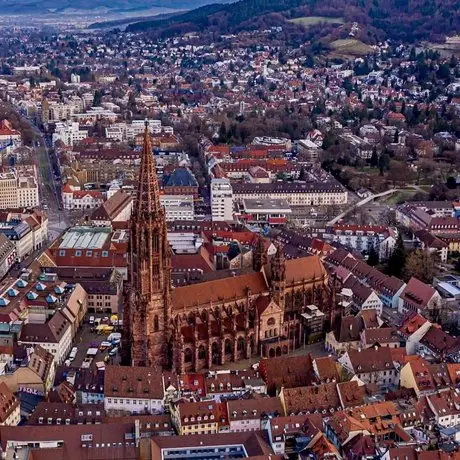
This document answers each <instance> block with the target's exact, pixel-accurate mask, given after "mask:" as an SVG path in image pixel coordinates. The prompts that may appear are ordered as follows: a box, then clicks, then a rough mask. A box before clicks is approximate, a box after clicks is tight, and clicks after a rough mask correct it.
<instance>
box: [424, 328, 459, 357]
mask: <svg viewBox="0 0 460 460" xmlns="http://www.w3.org/2000/svg"><path fill="white" fill-rule="evenodd" d="M459 348H460V340H459V339H458V338H454V337H452V336H451V335H449V334H448V333H447V332H444V331H443V330H442V329H441V328H440V327H437V326H435V325H433V326H431V327H430V328H429V329H428V331H427V332H426V334H425V335H424V336H423V337H422V338H421V339H420V342H419V343H418V346H417V353H418V354H420V355H421V356H426V357H427V359H430V358H431V359H436V360H438V359H441V360H444V359H446V358H448V357H449V356H451V358H453V359H452V361H455V362H458V352H459Z"/></svg>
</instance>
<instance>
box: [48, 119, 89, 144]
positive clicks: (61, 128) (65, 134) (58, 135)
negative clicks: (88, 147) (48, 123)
mask: <svg viewBox="0 0 460 460" xmlns="http://www.w3.org/2000/svg"><path fill="white" fill-rule="evenodd" d="M87 137H88V130H86V129H80V125H79V124H78V123H77V122H65V123H62V122H58V123H56V128H55V130H54V133H53V145H54V144H56V142H57V141H61V142H62V143H64V144H65V145H74V144H78V142H80V141H82V140H83V139H86V138H87Z"/></svg>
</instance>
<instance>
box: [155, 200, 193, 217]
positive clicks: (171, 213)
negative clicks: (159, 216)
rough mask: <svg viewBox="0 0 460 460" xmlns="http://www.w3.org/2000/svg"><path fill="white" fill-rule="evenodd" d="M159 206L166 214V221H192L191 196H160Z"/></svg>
mask: <svg viewBox="0 0 460 460" xmlns="http://www.w3.org/2000/svg"><path fill="white" fill-rule="evenodd" d="M160 202H161V205H162V206H164V208H165V212H166V220H167V221H174V220H193V219H194V217H195V205H194V202H193V195H161V196H160Z"/></svg>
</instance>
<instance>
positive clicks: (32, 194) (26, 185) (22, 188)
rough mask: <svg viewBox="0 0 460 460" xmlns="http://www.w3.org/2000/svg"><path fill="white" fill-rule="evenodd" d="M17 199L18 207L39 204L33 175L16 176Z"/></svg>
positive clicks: (30, 206)
mask: <svg viewBox="0 0 460 460" xmlns="http://www.w3.org/2000/svg"><path fill="white" fill-rule="evenodd" d="M17 200H18V201H17V203H18V205H17V207H18V208H35V207H37V206H39V205H40V201H39V195H38V184H37V180H36V179H35V177H21V176H19V177H18V180H17Z"/></svg>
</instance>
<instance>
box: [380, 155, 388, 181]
mask: <svg viewBox="0 0 460 460" xmlns="http://www.w3.org/2000/svg"><path fill="white" fill-rule="evenodd" d="M379 169H380V175H381V176H383V173H384V172H385V171H387V170H388V169H390V157H389V155H387V154H386V153H383V154H382V155H380V158H379Z"/></svg>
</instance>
